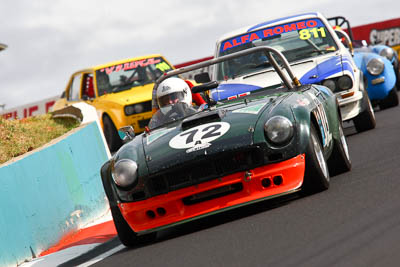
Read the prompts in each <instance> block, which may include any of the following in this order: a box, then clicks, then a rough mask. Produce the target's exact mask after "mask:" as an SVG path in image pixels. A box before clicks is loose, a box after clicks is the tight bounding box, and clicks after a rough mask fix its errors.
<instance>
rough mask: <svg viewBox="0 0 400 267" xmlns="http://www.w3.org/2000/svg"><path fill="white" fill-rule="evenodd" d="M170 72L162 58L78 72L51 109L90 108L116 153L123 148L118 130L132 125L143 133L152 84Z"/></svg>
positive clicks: (119, 62)
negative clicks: (95, 113) (96, 116)
mask: <svg viewBox="0 0 400 267" xmlns="http://www.w3.org/2000/svg"><path fill="white" fill-rule="evenodd" d="M171 69H174V67H173V66H172V65H171V64H170V63H169V62H168V61H167V60H166V59H165V58H164V57H162V56H161V55H148V56H144V57H137V58H130V59H126V60H120V61H114V62H110V63H107V64H103V65H100V66H96V67H92V68H88V69H84V70H80V71H77V72H75V73H74V74H72V75H71V78H70V79H69V82H68V84H67V87H66V89H65V92H64V93H63V97H62V98H61V99H60V100H58V101H57V102H56V103H55V105H54V107H53V110H58V109H62V108H64V107H66V106H68V105H71V104H74V103H77V102H86V103H88V104H90V105H93V106H94V107H95V108H96V110H97V114H98V116H99V119H100V122H101V125H102V127H103V131H104V135H105V138H106V140H107V143H108V146H109V148H110V150H111V151H116V150H117V149H118V148H119V147H120V146H121V145H122V143H121V139H120V138H119V135H118V130H117V129H119V128H120V127H123V126H127V125H132V126H133V128H134V130H135V133H140V132H143V131H144V130H145V126H147V124H148V122H149V121H150V119H151V116H152V105H151V98H152V90H153V85H154V82H155V80H156V79H157V78H158V77H160V76H161V75H163V73H164V72H167V71H169V70H171Z"/></svg>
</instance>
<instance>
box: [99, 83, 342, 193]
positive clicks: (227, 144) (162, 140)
mask: <svg viewBox="0 0 400 267" xmlns="http://www.w3.org/2000/svg"><path fill="white" fill-rule="evenodd" d="M312 96H314V97H312ZM315 99H318V100H317V101H316V100H315ZM317 103H322V105H323V107H324V110H325V112H326V115H327V119H328V123H329V131H330V134H332V140H331V142H330V143H329V144H327V145H326V146H325V147H324V154H325V157H326V158H329V155H330V153H331V151H332V148H333V143H334V142H333V139H337V138H339V137H338V131H337V129H338V123H339V121H340V119H339V118H338V112H339V109H338V106H337V100H336V97H335V95H334V94H333V93H332V92H331V91H330V90H328V89H326V88H325V87H323V86H318V85H304V86H302V87H300V88H296V89H294V90H287V89H281V90H280V93H277V94H272V95H264V96H261V97H260V96H256V97H252V96H249V97H247V101H244V99H237V100H235V101H227V102H225V103H223V104H222V105H217V107H216V108H215V110H214V111H210V110H205V111H202V112H201V113H200V114H204V113H207V112H208V113H211V112H216V111H218V110H221V111H223V112H224V113H225V116H224V117H222V118H221V119H220V121H222V122H227V123H229V124H230V129H229V131H228V132H227V133H226V134H225V135H223V136H221V137H219V138H218V139H216V140H214V141H212V142H211V144H212V145H211V146H210V147H208V148H206V149H202V150H199V151H195V152H191V153H186V149H173V148H171V147H170V146H169V144H168V143H169V141H170V140H171V139H172V138H173V137H174V136H176V135H178V134H179V133H181V132H182V128H181V124H182V121H177V122H175V123H173V124H170V125H168V127H165V128H159V129H156V130H154V131H152V132H150V133H144V134H141V135H139V136H136V137H135V138H134V139H133V140H132V141H131V142H129V143H127V144H125V145H124V146H123V147H122V148H121V149H120V150H119V151H118V152H117V153H116V154H115V155H114V156H113V158H112V159H111V164H110V165H111V166H112V165H113V164H112V163H113V162H115V161H118V160H119V159H122V158H129V159H132V160H134V161H136V162H137V163H138V166H139V184H138V185H137V186H136V187H135V188H134V191H135V192H136V191H140V190H144V186H145V182H146V181H145V179H146V178H145V177H148V176H149V175H154V174H157V173H159V172H163V171H165V170H170V169H172V168H174V167H175V166H177V167H178V166H182V165H185V163H186V162H190V161H194V160H196V159H197V158H199V157H204V156H205V153H206V154H207V155H209V156H211V155H213V154H215V153H219V152H221V151H230V150H234V149H237V148H241V147H246V146H249V145H254V144H262V145H263V148H264V149H265V150H267V151H265V154H274V153H281V154H282V155H283V158H282V161H284V160H287V159H289V158H292V157H295V156H297V155H299V154H303V153H305V151H306V147H307V144H308V141H309V129H310V123H316V121H315V119H313V118H312V117H313V116H314V115H313V112H312V111H313V110H316V107H317ZM257 105H262V106H263V107H262V108H261V109H260V111H259V112H258V113H257V114H246V113H236V112H235V111H237V110H239V109H243V108H250V109H251V108H253V107H255V106H257ZM276 115H280V116H285V117H287V118H288V119H290V120H291V121H292V122H293V124H294V126H295V134H294V137H293V139H292V140H291V141H290V143H289V144H287V145H285V146H284V147H276V146H273V145H271V144H269V143H268V142H267V140H266V138H265V135H264V123H265V122H266V121H267V120H268V119H269V118H271V117H273V116H276ZM194 116H196V115H194ZM316 126H317V127H316V128H317V129H320V127H318V123H316ZM251 129H254V130H251ZM185 130H186V129H185ZM163 131H165V133H164V134H162V135H160V132H163ZM320 137H321V140H322V135H321V132H320ZM148 140H150V141H151V142H150V144H147V142H148ZM143 177H144V178H143ZM104 178H105V177H103V179H104ZM106 179H109V180H111V177H109V178H106ZM110 182H111V181H110ZM111 184H113V186H114V187H115V188H116V186H115V185H114V183H113V182H111ZM115 191H116V192H118V195H119V197H118V198H119V199H125V201H126V200H127V199H129V197H128V196H129V194H131V193H132V191H131V190H118V189H117V190H115Z"/></svg>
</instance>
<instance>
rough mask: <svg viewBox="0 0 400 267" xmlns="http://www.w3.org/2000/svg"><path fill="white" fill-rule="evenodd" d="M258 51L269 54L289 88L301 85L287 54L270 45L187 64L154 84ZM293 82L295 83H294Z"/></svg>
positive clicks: (269, 58) (273, 64) (272, 63)
mask: <svg viewBox="0 0 400 267" xmlns="http://www.w3.org/2000/svg"><path fill="white" fill-rule="evenodd" d="M256 52H263V53H265V55H266V56H267V58H268V60H269V62H270V63H271V65H272V66H273V68H274V69H275V71H276V72H277V73H278V75H279V77H280V78H281V79H282V81H283V82H284V84H285V85H286V87H287V88H289V89H293V84H294V86H296V87H299V86H301V83H300V81H299V80H298V79H297V77H296V76H295V75H294V74H293V71H292V68H291V67H290V65H289V62H288V61H287V59H286V58H285V56H284V55H283V54H282V53H281V52H280V51H278V50H277V49H275V48H272V47H269V46H261V47H253V48H249V49H246V50H243V51H239V52H236V53H232V54H229V55H226V56H222V57H218V58H213V59H210V60H207V61H203V62H200V63H197V64H194V65H190V66H186V67H182V68H179V69H175V70H172V71H169V72H167V73H166V74H165V75H163V76H161V77H159V78H158V79H157V81H156V82H155V84H154V89H156V88H157V87H158V85H159V84H160V83H161V82H162V81H164V80H165V79H167V78H169V77H172V76H175V75H179V74H182V73H185V72H189V71H192V70H196V69H201V68H204V67H208V66H210V65H215V64H218V63H221V62H223V61H227V60H230V59H234V58H238V57H241V56H246V55H249V54H252V53H256ZM271 53H272V54H271ZM273 55H275V56H277V57H278V58H279V59H280V60H281V61H282V64H283V67H284V68H285V69H286V72H287V74H288V75H289V77H287V75H286V74H285V73H284V72H283V71H282V69H281V68H280V67H279V65H278V63H277V62H276V60H275V58H274V57H273ZM292 82H293V84H292Z"/></svg>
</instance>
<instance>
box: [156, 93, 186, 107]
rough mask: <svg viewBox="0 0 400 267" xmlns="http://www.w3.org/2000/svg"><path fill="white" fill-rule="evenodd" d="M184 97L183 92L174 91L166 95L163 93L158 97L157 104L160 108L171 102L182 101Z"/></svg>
mask: <svg viewBox="0 0 400 267" xmlns="http://www.w3.org/2000/svg"><path fill="white" fill-rule="evenodd" d="M184 98H185V96H184V94H183V92H174V93H171V94H168V95H163V96H161V97H159V98H158V105H159V106H160V108H162V107H165V106H168V105H171V104H175V103H178V102H181V101H183V100H184Z"/></svg>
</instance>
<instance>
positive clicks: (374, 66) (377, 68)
mask: <svg viewBox="0 0 400 267" xmlns="http://www.w3.org/2000/svg"><path fill="white" fill-rule="evenodd" d="M384 68H385V64H384V63H383V60H382V59H380V58H373V59H371V60H370V61H368V63H367V70H368V72H369V73H370V74H372V75H379V74H381V73H382V72H383V69H384Z"/></svg>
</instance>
